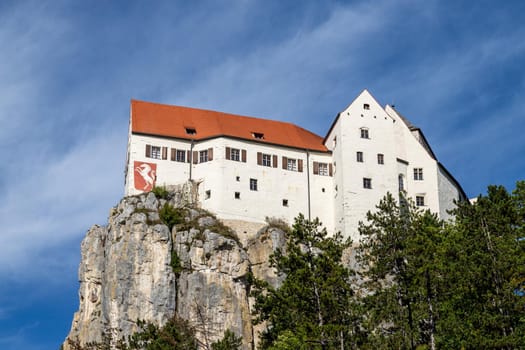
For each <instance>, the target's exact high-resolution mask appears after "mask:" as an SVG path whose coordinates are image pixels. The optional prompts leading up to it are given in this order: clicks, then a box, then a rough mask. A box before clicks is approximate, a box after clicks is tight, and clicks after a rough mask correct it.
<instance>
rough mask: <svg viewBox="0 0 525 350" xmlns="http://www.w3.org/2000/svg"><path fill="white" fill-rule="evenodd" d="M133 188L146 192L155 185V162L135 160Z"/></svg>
mask: <svg viewBox="0 0 525 350" xmlns="http://www.w3.org/2000/svg"><path fill="white" fill-rule="evenodd" d="M133 168H134V169H135V171H134V179H135V189H137V190H140V191H144V192H148V191H151V190H152V189H153V187H155V180H156V179H157V164H155V163H145V162H137V161H135V164H134V167H133Z"/></svg>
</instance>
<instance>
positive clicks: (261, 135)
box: [252, 132, 264, 140]
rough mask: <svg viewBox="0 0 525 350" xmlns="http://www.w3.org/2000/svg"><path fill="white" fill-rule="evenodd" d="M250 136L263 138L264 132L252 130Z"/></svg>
mask: <svg viewBox="0 0 525 350" xmlns="http://www.w3.org/2000/svg"><path fill="white" fill-rule="evenodd" d="M252 136H253V138H254V139H257V140H263V139H264V134H263V133H262V132H252Z"/></svg>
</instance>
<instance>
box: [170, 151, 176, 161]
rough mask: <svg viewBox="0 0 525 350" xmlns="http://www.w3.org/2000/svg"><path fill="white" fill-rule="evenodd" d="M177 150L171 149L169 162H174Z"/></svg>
mask: <svg viewBox="0 0 525 350" xmlns="http://www.w3.org/2000/svg"><path fill="white" fill-rule="evenodd" d="M176 154H177V150H176V149H175V148H172V149H171V160H173V161H175V159H176Z"/></svg>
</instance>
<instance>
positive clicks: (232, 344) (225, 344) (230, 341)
mask: <svg viewBox="0 0 525 350" xmlns="http://www.w3.org/2000/svg"><path fill="white" fill-rule="evenodd" d="M241 346H242V338H241V337H237V336H236V335H235V333H233V332H232V331H230V330H229V329H228V330H226V332H224V337H223V338H222V339H221V340H218V341H216V342H215V343H212V344H211V348H212V350H238V349H240V347H241Z"/></svg>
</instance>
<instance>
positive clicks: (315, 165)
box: [314, 162, 319, 175]
mask: <svg viewBox="0 0 525 350" xmlns="http://www.w3.org/2000/svg"><path fill="white" fill-rule="evenodd" d="M314 175H319V163H318V162H314Z"/></svg>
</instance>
